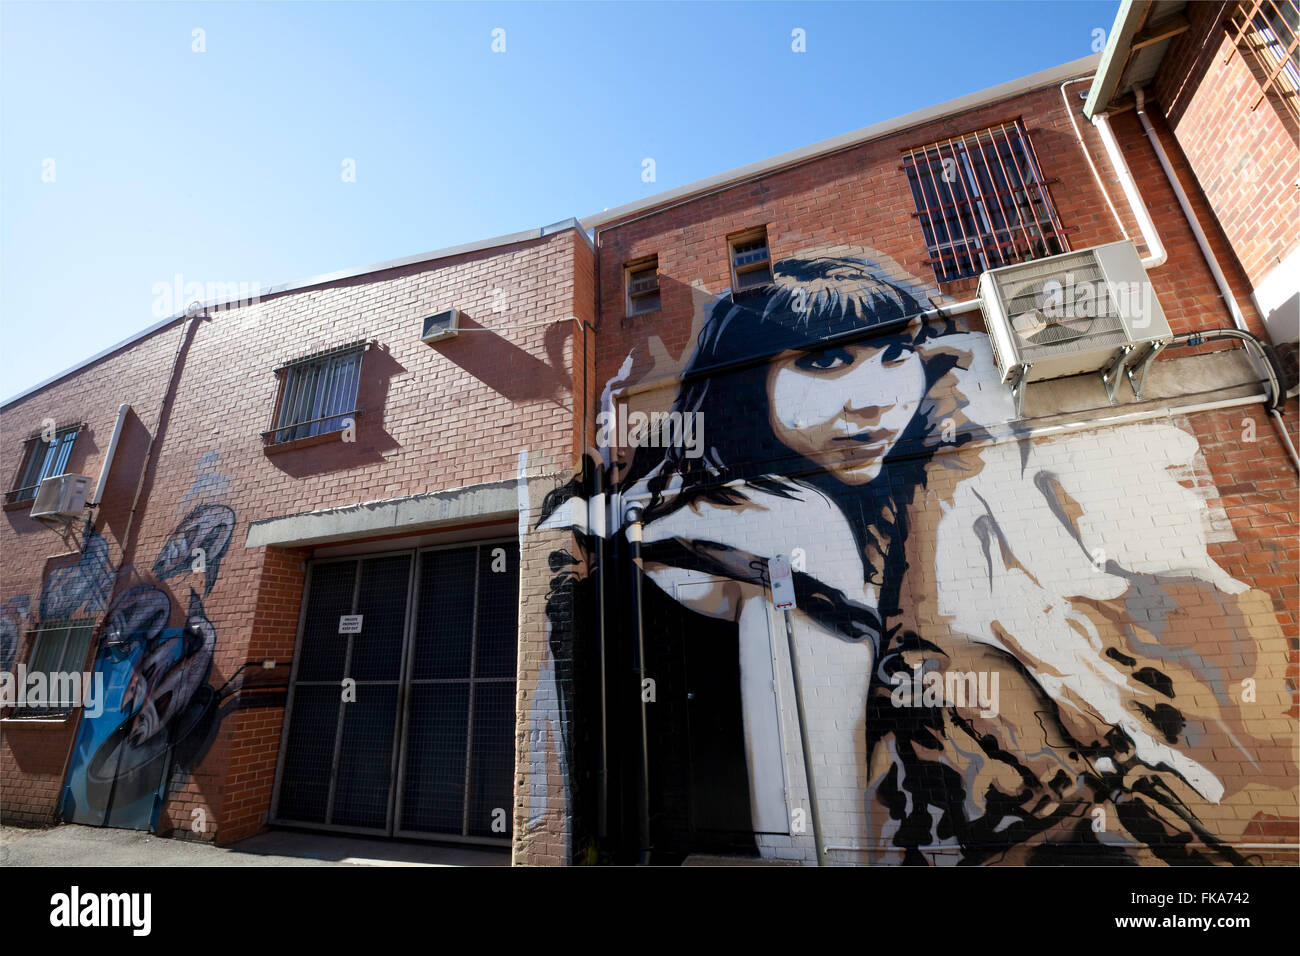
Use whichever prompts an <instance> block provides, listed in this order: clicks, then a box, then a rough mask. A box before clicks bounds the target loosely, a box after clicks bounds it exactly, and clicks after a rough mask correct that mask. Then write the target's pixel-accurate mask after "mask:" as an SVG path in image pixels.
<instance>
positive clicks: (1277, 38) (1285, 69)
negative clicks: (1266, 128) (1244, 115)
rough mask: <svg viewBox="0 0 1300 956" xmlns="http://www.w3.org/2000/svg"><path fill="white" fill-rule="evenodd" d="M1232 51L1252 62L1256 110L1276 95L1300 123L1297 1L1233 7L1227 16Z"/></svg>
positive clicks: (1299, 11)
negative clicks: (1257, 84) (1257, 85)
mask: <svg viewBox="0 0 1300 956" xmlns="http://www.w3.org/2000/svg"><path fill="white" fill-rule="evenodd" d="M1229 22H1230V23H1231V29H1232V30H1233V40H1234V44H1233V45H1234V47H1235V48H1236V49H1239V50H1241V51H1242V52H1243V53H1245V54H1246V56H1247V57H1248V60H1247V62H1253V64H1254V68H1255V70H1256V72H1257V74H1258V78H1259V80H1260V94H1259V97H1258V99H1256V100H1255V102H1254V103H1253V104H1252V106H1251V107H1250V108H1251V109H1252V110H1254V109H1256V108H1258V106H1259V104H1260V103H1262V102H1264V98H1265V97H1266V96H1267V95H1268V94H1269V93H1273V94H1275V95H1276V96H1277V97H1278V99H1279V100H1280V101H1281V102H1282V103H1283V104H1284V105H1285V106H1286V108H1287V110H1288V111H1289V112H1290V114H1291V117H1292V119H1293V120H1294V119H1300V103H1297V99H1298V98H1300V56H1298V55H1297V54H1298V53H1300V4H1297V3H1296V0H1256V2H1254V3H1238V4H1236V5H1235V6H1234V7H1233V9H1232V13H1231V15H1230V21H1229Z"/></svg>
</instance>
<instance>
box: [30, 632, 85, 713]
mask: <svg viewBox="0 0 1300 956" xmlns="http://www.w3.org/2000/svg"><path fill="white" fill-rule="evenodd" d="M94 629H95V622H94V621H92V620H72V621H45V622H42V623H41V625H40V627H39V628H38V629H37V630H36V632H35V636H34V638H33V640H32V650H31V655H30V656H29V657H28V663H27V674H28V676H29V677H30V676H31V675H32V674H43V675H45V696H44V699H42V700H37V701H33V700H28V702H27V705H26V706H24V707H18V708H15V709H14V712H13V716H15V717H55V716H58V715H60V714H66V713H69V712H70V711H72V710H73V709H74V708H76V707H79V706H80V705H81V701H80V700H77V699H75V698H74V697H72V696H69V694H70V692H71V691H72V690H73V689H74V687H75V688H80V687H82V683H81V680H82V676H81V675H82V674H83V669H84V667H85V664H86V654H87V653H88V652H89V650H90V638H91V634H92V633H93V632H94ZM74 674H75V675H78V678H77V681H76V683H75V685H74V684H73V683H72V682H70V678H71V677H72V675H74Z"/></svg>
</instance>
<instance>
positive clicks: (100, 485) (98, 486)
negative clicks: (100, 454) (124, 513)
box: [91, 402, 131, 505]
mask: <svg viewBox="0 0 1300 956" xmlns="http://www.w3.org/2000/svg"><path fill="white" fill-rule="evenodd" d="M130 410H131V406H130V405H129V404H128V403H126V402H123V403H122V404H121V405H119V406H118V407H117V421H116V422H115V423H114V424H113V437H112V438H110V439H109V441H108V451H106V452H105V453H104V463H103V464H102V465H100V466H99V480H98V481H97V482H95V497H94V499H93V500H92V501H91V504H92V505H97V504H99V503H100V502H101V501H103V500H104V488H105V487H106V486H107V485H108V472H109V469H110V468H112V467H113V456H114V455H116V454H117V440H118V439H119V438H121V437H122V423H123V422H125V421H126V413H127V412H129V411H130Z"/></svg>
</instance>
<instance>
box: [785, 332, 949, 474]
mask: <svg viewBox="0 0 1300 956" xmlns="http://www.w3.org/2000/svg"><path fill="white" fill-rule="evenodd" d="M767 387H768V398H769V403H768V408H769V414H770V416H771V423H772V429H773V431H774V432H775V434H776V437H777V438H778V439H779V440H780V441H781V443H782V444H784V445H785V446H786V447H787V448H790V449H791V450H792V451H796V452H798V453H799V454H801V455H803V456H804V457H806V458H809V459H811V460H812V461H815V462H817V463H818V464H820V465H822V466H823V467H825V468H826V470H827V471H829V472H830V473H831V474H833V475H834V476H835V477H836V478H838V479H839V480H840V481H842V482H844V483H845V484H846V485H860V484H864V483H866V482H868V481H871V480H873V479H874V478H876V477H877V476H878V475H879V474H880V469H881V466H882V464H883V462H884V460H885V456H886V455H888V454H889V452H890V450H891V449H892V448H893V447H894V444H895V443H896V442H897V441H898V439H899V437H900V436H901V435H902V433H903V431H904V430H905V429H906V428H907V426H908V423H909V422H910V421H911V420H912V417H913V416H914V415H915V414H916V411H917V407H918V406H919V405H920V403H921V399H922V397H923V396H924V394H925V369H924V366H923V364H922V361H921V357H920V356H919V355H918V354H917V352H916V349H915V348H914V347H913V346H912V344H911V341H910V340H904V339H900V338H891V339H888V340H885V341H882V340H879V339H877V340H875V341H871V342H862V343H855V344H852V345H845V346H841V347H834V348H828V349H824V350H822V351H820V352H794V351H791V352H786V353H784V354H782V355H780V356H778V357H777V358H776V360H775V361H774V362H773V363H772V365H771V370H770V371H769V373H768V381H767Z"/></svg>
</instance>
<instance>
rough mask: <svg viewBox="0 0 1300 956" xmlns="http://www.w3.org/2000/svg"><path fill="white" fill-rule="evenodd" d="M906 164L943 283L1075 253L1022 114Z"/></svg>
mask: <svg viewBox="0 0 1300 956" xmlns="http://www.w3.org/2000/svg"><path fill="white" fill-rule="evenodd" d="M902 168H903V169H904V170H905V171H906V172H907V180H908V183H909V185H910V186H911V189H912V200H913V202H914V203H915V204H916V212H915V213H913V215H914V216H916V218H917V219H919V220H920V223H921V230H922V232H923V233H924V235H925V245H926V249H927V250H928V251H929V253H930V259H929V264H930V265H931V266H932V267H933V268H934V275H935V278H936V279H937V280H938V281H940V282H952V281H954V280H956V279H963V278H966V277H968V276H973V275H976V274H978V273H980V272H984V271H985V270H988V269H993V268H997V267H998V266H1004V265H1010V264H1011V263H1013V262H1020V261H1023V260H1025V259H1037V258H1041V257H1043V256H1051V255H1057V254H1058V253H1061V252H1067V251H1069V245H1068V243H1067V242H1066V238H1065V230H1064V229H1063V228H1062V227H1061V222H1060V219H1059V218H1058V217H1057V215H1056V208H1055V207H1054V206H1053V205H1052V200H1051V197H1050V196H1049V195H1048V192H1047V185H1048V183H1049V182H1050V181H1049V180H1047V179H1045V178H1044V177H1043V174H1042V169H1041V168H1040V166H1039V164H1038V157H1037V156H1036V155H1035V153H1034V148H1033V144H1032V143H1030V141H1029V136H1028V134H1027V133H1026V132H1025V128H1024V126H1023V125H1022V124H1021V122H1020V120H1019V119H1017V120H1013V121H1012V122H1010V123H1000V124H998V125H997V126H990V127H988V128H987V129H982V130H978V131H977V132H974V133H967V134H966V135H964V136H959V137H956V138H953V139H947V140H943V141H941V142H938V143H932V144H930V145H929V146H924V147H921V148H919V149H914V150H911V151H910V152H908V153H906V154H904V156H903V166H902Z"/></svg>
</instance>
